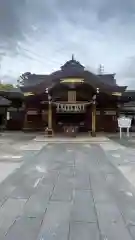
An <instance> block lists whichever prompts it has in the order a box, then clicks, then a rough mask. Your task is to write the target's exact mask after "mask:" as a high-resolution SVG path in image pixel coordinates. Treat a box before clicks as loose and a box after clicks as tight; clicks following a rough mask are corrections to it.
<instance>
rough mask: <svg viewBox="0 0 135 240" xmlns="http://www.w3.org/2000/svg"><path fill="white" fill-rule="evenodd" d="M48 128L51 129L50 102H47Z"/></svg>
mask: <svg viewBox="0 0 135 240" xmlns="http://www.w3.org/2000/svg"><path fill="white" fill-rule="evenodd" d="M48 128H49V129H52V104H51V102H50V103H49V107H48Z"/></svg>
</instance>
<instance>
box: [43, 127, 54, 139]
mask: <svg viewBox="0 0 135 240" xmlns="http://www.w3.org/2000/svg"><path fill="white" fill-rule="evenodd" d="M45 137H53V129H52V128H46V129H45Z"/></svg>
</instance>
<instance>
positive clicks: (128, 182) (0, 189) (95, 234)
mask: <svg viewBox="0 0 135 240" xmlns="http://www.w3.org/2000/svg"><path fill="white" fill-rule="evenodd" d="M113 140H114V139H112V138H108V137H102V136H100V137H97V138H90V137H89V138H88V137H87V138H82V139H64V138H63V139H56V138H54V139H53V140H52V139H48V141H47V139H45V138H44V137H43V136H36V135H35V134H22V133H20V134H19V133H18V134H13V133H12V134H10V133H9V134H8V133H7V134H3V135H1V136H0V143H1V146H0V179H1V180H0V182H1V183H0V240H24V239H25V240H82V239H83V240H119V239H122V240H133V239H135V149H134V148H133V146H132V147H130V146H129V144H127V145H126V144H121V142H119V141H116V140H117V139H115V141H113ZM132 140H133V139H131V141H132ZM125 141H126V140H125ZM3 172H4V173H3Z"/></svg>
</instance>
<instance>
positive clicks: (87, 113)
mask: <svg viewBox="0 0 135 240" xmlns="http://www.w3.org/2000/svg"><path fill="white" fill-rule="evenodd" d="M126 88H127V87H126V86H118V85H117V83H116V79H115V74H104V73H103V74H94V73H92V72H90V71H88V70H86V69H85V67H84V66H83V65H82V64H80V63H79V62H78V61H76V60H75V59H74V57H72V59H71V60H69V61H67V62H66V63H65V64H64V65H63V66H61V68H60V70H58V71H56V72H53V73H51V74H49V75H36V74H31V73H27V74H26V76H25V77H24V79H23V85H22V86H20V87H18V88H15V89H13V90H10V91H8V92H4V91H0V95H1V99H0V121H1V122H2V123H3V125H4V128H5V129H11V130H15V129H16V130H25V131H45V129H48V131H49V132H52V133H53V134H59V133H62V134H64V132H65V131H66V129H67V127H68V126H74V127H76V128H77V133H81V132H82V133H87V132H89V133H91V134H92V136H95V134H96V132H116V131H117V129H118V122H117V118H118V116H119V115H120V114H121V112H122V111H123V112H125V111H124V110H122V109H123V106H124V104H125V103H128V102H129V101H131V100H132V97H130V93H129V94H128V93H127V91H126ZM2 101H3V104H2ZM4 101H5V102H4ZM2 116H3V118H2Z"/></svg>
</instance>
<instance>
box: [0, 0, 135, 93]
mask: <svg viewBox="0 0 135 240" xmlns="http://www.w3.org/2000/svg"><path fill="white" fill-rule="evenodd" d="M72 53H74V55H75V58H76V59H77V60H79V61H80V62H81V63H82V64H84V65H85V66H86V67H87V68H88V69H90V70H91V71H94V72H96V71H97V69H98V66H99V64H103V65H104V70H105V72H109V73H114V72H115V73H116V74H117V75H116V76H117V79H118V81H117V82H118V83H119V84H126V85H129V87H130V88H134V89H135V0H128V1H127V0H0V76H1V78H2V79H4V80H5V81H7V79H8V80H10V81H14V82H15V81H16V80H15V79H16V78H17V77H18V76H19V75H20V73H23V72H26V71H30V72H32V73H50V72H52V71H54V70H57V69H59V68H60V66H61V65H62V64H63V63H64V62H65V61H66V60H69V59H70V58H71V55H72Z"/></svg>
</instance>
